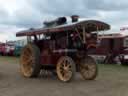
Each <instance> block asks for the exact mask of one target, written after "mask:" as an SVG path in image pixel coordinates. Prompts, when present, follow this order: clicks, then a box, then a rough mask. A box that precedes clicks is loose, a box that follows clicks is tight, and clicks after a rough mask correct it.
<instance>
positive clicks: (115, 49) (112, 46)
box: [93, 34, 128, 63]
mask: <svg viewBox="0 0 128 96" xmlns="http://www.w3.org/2000/svg"><path fill="white" fill-rule="evenodd" d="M127 37H128V36H124V35H122V34H110V35H101V36H99V39H100V43H99V46H98V47H97V48H96V50H95V52H94V53H93V54H95V55H103V56H106V58H108V55H109V54H111V55H112V56H113V57H111V58H110V59H111V60H110V61H113V60H114V59H115V57H116V56H120V55H123V56H125V55H128V50H127V49H128V46H127V47H124V39H125V38H127ZM112 42H113V43H112ZM123 59H124V58H123ZM124 60H125V59H124ZM108 63H109V62H108Z"/></svg>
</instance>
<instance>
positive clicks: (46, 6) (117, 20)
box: [0, 0, 128, 42]
mask: <svg viewBox="0 0 128 96" xmlns="http://www.w3.org/2000/svg"><path fill="white" fill-rule="evenodd" d="M127 12H128V0H0V41H3V42H5V41H6V40H16V39H17V38H16V36H15V34H16V32H18V31H20V30H25V29H29V28H31V27H41V26H43V22H44V21H45V20H53V19H54V18H57V17H59V16H71V15H74V14H77V15H79V16H80V17H81V18H85V19H96V20H102V21H104V22H106V23H108V24H110V25H111V26H112V27H111V30H110V31H113V32H116V31H119V30H120V28H121V27H125V26H126V27H127V26H128V13H127Z"/></svg>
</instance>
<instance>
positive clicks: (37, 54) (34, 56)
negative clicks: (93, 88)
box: [16, 16, 110, 82]
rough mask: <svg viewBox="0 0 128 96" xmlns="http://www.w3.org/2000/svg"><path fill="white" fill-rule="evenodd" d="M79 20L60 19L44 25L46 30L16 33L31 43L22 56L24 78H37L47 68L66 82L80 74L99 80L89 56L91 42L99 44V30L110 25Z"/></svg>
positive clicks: (73, 18) (21, 68) (94, 64)
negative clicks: (70, 21)
mask: <svg viewBox="0 0 128 96" xmlns="http://www.w3.org/2000/svg"><path fill="white" fill-rule="evenodd" d="M77 19H78V16H72V21H73V23H72V24H66V23H67V22H66V18H65V17H61V18H59V19H56V20H55V21H52V22H45V28H40V29H33V28H32V29H30V30H25V31H21V32H18V33H17V34H16V36H17V37H19V36H27V40H28V44H27V45H26V46H25V47H24V48H23V50H22V53H21V56H20V71H21V74H22V75H23V76H25V77H28V78H31V77H37V76H38V75H39V73H40V70H41V69H46V70H50V71H51V72H56V74H57V76H58V78H59V79H60V80H61V81H63V82H68V81H70V80H72V79H73V77H74V76H75V72H80V74H81V75H82V77H83V78H84V79H85V80H93V79H95V78H96V76H97V71H98V69H97V65H96V62H95V60H94V59H93V58H92V57H91V56H89V55H88V50H89V49H90V48H91V42H90V41H91V40H92V41H93V42H94V41H95V42H96V41H97V33H96V31H104V30H109V29H110V26H109V25H108V24H106V23H104V22H101V21H96V20H86V21H78V20H77ZM41 35H43V36H42V37H43V38H41Z"/></svg>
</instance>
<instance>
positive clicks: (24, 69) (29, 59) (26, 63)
mask: <svg viewBox="0 0 128 96" xmlns="http://www.w3.org/2000/svg"><path fill="white" fill-rule="evenodd" d="M40 69H41V64H40V50H39V48H38V47H37V46H36V45H34V44H27V45H26V46H25V47H24V48H23V50H22V53H21V56H20V72H21V74H22V75H23V76H24V77H27V78H31V77H37V76H38V74H39V73H40Z"/></svg>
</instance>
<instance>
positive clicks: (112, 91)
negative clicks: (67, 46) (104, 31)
mask: <svg viewBox="0 0 128 96" xmlns="http://www.w3.org/2000/svg"><path fill="white" fill-rule="evenodd" d="M98 66H99V75H98V77H97V78H96V80H93V81H84V80H82V78H81V76H79V74H77V76H76V78H75V80H73V81H72V82H70V83H62V82H60V81H59V80H58V79H57V78H56V77H55V76H52V75H48V76H46V75H45V76H44V75H41V76H40V77H39V78H36V79H26V78H23V77H22V76H21V75H20V73H19V70H18V69H19V64H18V58H15V57H0V96H128V91H127V90H128V66H125V67H124V66H119V65H103V64H99V65H98Z"/></svg>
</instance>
